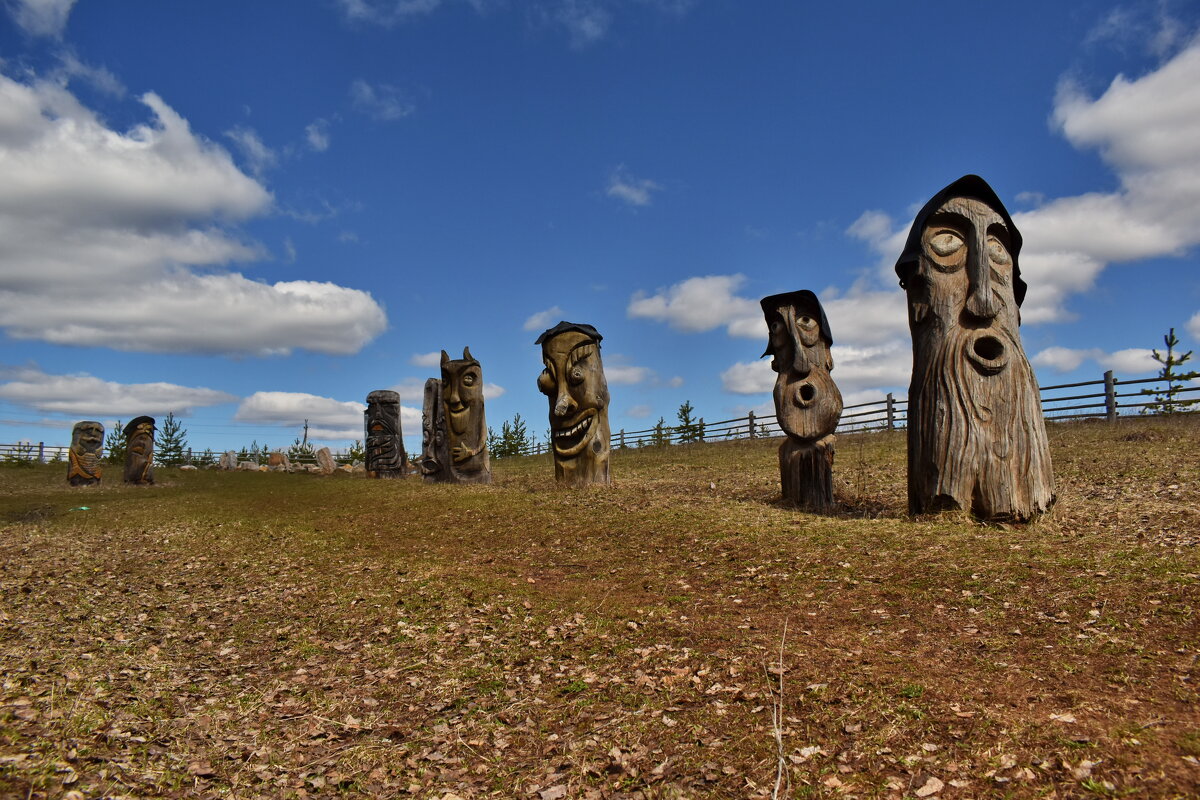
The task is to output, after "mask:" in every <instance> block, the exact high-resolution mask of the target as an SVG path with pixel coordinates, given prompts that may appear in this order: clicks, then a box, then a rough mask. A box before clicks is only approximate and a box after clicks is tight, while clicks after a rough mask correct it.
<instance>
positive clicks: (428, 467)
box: [417, 378, 452, 483]
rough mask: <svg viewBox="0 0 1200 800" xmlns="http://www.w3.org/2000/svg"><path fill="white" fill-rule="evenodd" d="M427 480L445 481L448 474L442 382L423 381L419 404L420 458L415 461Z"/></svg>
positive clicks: (435, 380) (435, 379)
mask: <svg viewBox="0 0 1200 800" xmlns="http://www.w3.org/2000/svg"><path fill="white" fill-rule="evenodd" d="M417 467H418V468H419V469H420V470H421V474H422V475H423V476H425V481H426V482H427V483H444V482H446V481H450V480H452V478H451V475H450V448H449V447H448V446H447V444H446V410H445V408H444V407H443V405H442V382H441V381H440V380H439V379H437V378H430V379H429V380H427V381H425V396H424V403H423V404H422V408H421V460H420V461H419V462H418V463H417Z"/></svg>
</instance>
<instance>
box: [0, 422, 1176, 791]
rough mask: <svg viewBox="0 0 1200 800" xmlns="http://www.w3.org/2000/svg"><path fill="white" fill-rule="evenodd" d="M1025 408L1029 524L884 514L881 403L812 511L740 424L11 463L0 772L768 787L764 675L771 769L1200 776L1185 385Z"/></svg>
mask: <svg viewBox="0 0 1200 800" xmlns="http://www.w3.org/2000/svg"><path fill="white" fill-rule="evenodd" d="M1051 438H1052V442H1053V445H1052V446H1053V454H1054V459H1055V471H1056V475H1057V479H1058V485H1059V505H1058V508H1057V509H1056V510H1055V512H1054V513H1053V514H1052V515H1051V517H1050V518H1048V519H1046V520H1044V521H1042V522H1041V523H1039V524H1037V525H1035V526H1032V527H1029V528H994V527H984V526H980V525H977V524H974V523H972V522H970V521H969V520H964V519H961V518H956V517H946V516H942V517H935V518H930V519H921V520H916V521H913V520H909V519H907V518H906V517H905V516H904V515H903V510H904V505H905V503H904V489H903V486H904V442H903V435H902V434H895V435H873V436H861V437H843V438H842V440H841V441H840V443H839V449H838V455H837V461H836V462H835V470H836V474H837V480H838V497H839V500H841V501H842V502H843V504H844V511H843V512H842V513H840V514H838V515H837V516H833V517H814V516H810V515H807V514H802V513H797V512H796V511H794V510H791V509H788V508H785V507H783V506H782V505H780V504H779V503H778V502H777V498H778V484H777V480H778V476H777V473H776V469H775V462H774V446H775V444H774V443H771V442H762V441H759V442H733V443H725V444H710V445H697V446H689V447H679V448H667V449H662V450H648V451H641V452H619V453H617V454H615V456H614V465H613V473H614V475H615V476H616V481H617V483H616V485H615V486H614V487H612V488H611V489H609V490H592V491H585V492H570V491H560V490H557V489H556V488H555V487H554V485H553V481H552V471H551V468H550V465H549V463H548V462H547V461H546V460H545V457H541V458H531V459H516V460H508V461H499V462H495V463H494V467H495V473H496V484H495V485H494V486H491V487H453V486H431V485H424V484H421V483H420V482H418V481H415V480H408V481H398V482H383V481H366V480H362V479H361V478H355V477H350V476H343V475H338V476H334V477H332V478H324V479H323V478H319V477H316V476H310V475H278V474H261V475H260V474H245V473H193V474H187V473H181V472H178V471H173V470H165V471H163V473H162V477H163V478H164V485H161V486H159V487H155V488H152V489H136V488H125V487H122V486H119V485H110V486H104V487H102V488H100V489H98V490H93V489H69V488H68V487H66V486H65V481H64V480H63V475H61V474H60V473H62V472H65V467H63V468H61V469H60V468H59V467H57V466H55V467H44V468H32V469H18V468H12V467H7V468H0V525H2V528H0V548H2V549H3V570H2V571H0V645H2V646H0V666H2V667H3V672H4V683H3V686H2V688H0V795H2V796H4V797H20V798H29V797H58V796H62V795H63V794H64V793H67V792H78V793H79V794H77V795H72V796H73V797H97V796H102V795H104V796H118V795H126V796H130V797H134V796H137V797H145V796H224V797H258V796H281V797H287V796H295V797H300V796H334V795H348V796H363V795H373V796H414V797H421V798H442V797H444V796H447V795H448V794H453V795H457V796H459V797H462V798H469V797H484V796H494V797H529V798H535V799H536V798H541V799H542V800H554V798H559V797H565V798H577V797H642V798H677V797H755V796H759V797H763V796H770V795H771V793H772V790H773V789H774V785H775V780H776V769H777V764H778V761H779V751H778V744H777V741H776V738H775V732H774V730H773V725H772V717H773V707H774V705H775V704H776V701H777V697H776V696H775V694H774V693H775V691H776V690H777V687H778V686H780V680H779V679H780V677H783V678H784V682H783V685H785V686H786V687H787V691H786V694H785V695H784V697H783V698H782V705H783V708H782V713H781V718H782V729H781V730H780V731H779V734H780V739H781V741H782V744H783V749H784V758H785V764H786V771H785V775H784V779H783V788H782V789H781V791H780V793H779V794H780V796H786V797H880V798H898V797H914V796H933V797H945V798H958V797H1119V796H1131V797H1188V796H1193V797H1194V796H1196V792H1197V789H1196V787H1197V783H1198V781H1200V761H1198V759H1200V712H1198V711H1197V709H1198V707H1200V706H1198V703H1197V700H1198V698H1197V691H1196V682H1197V679H1198V676H1197V667H1196V661H1197V653H1198V652H1200V621H1198V620H1197V616H1196V613H1197V607H1198V599H1200V590H1198V582H1197V578H1198V573H1200V552H1198V548H1197V546H1196V545H1197V542H1198V541H1200V480H1198V478H1200V418H1197V417H1195V416H1191V417H1185V418H1181V419H1178V420H1162V419H1137V420H1129V421H1125V422H1122V423H1121V424H1118V425H1115V426H1109V425H1106V424H1100V423H1087V424H1056V425H1052V426H1051ZM79 506H88V507H89V510H87V511H72V510H70V509H73V508H76V507H79ZM785 624H786V625H787V626H788V634H787V638H786V641H783V639H782V633H783V629H784V625H785ZM781 644H782V651H781ZM781 652H782V657H781Z"/></svg>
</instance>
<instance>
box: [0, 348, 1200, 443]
mask: <svg viewBox="0 0 1200 800" xmlns="http://www.w3.org/2000/svg"><path fill="white" fill-rule="evenodd" d="M1188 374H1189V375H1191V373H1188ZM1184 380H1186V378H1185V379H1182V380H1181V379H1180V378H1179V377H1176V378H1174V379H1171V380H1168V379H1166V378H1162V377H1158V378H1138V379H1134V380H1120V379H1118V378H1117V377H1115V376H1114V375H1113V373H1112V371H1111V370H1109V371H1108V372H1105V373H1104V376H1103V377H1102V378H1101V379H1099V380H1093V381H1080V382H1078V383H1060V384H1057V385H1054V386H1041V387H1038V391H1039V392H1040V394H1041V402H1042V413H1043V414H1044V415H1045V417H1046V419H1048V420H1072V419H1086V418H1103V419H1107V420H1108V421H1110V422H1114V421H1116V420H1117V419H1118V418H1119V417H1121V416H1130V415H1131V413H1136V414H1161V413H1175V412H1183V411H1189V410H1200V385H1197V384H1195V383H1191V382H1188V383H1185V382H1184ZM1127 387H1137V388H1129V389H1127ZM1061 392H1066V393H1065V394H1060V393H1061ZM907 412H908V401H907V400H898V399H896V398H895V397H893V396H892V394H891V393H890V392H889V393H888V394H887V395H886V396H885V397H883V398H880V399H879V400H871V401H869V402H866V403H855V404H854V405H849V406H845V407H844V408H843V409H842V417H841V420H840V421H839V422H838V427H837V432H838V433H858V432H869V431H892V430H898V429H900V428H904V427H905V426H906V424H907V420H908V415H907ZM782 435H783V432H782V431H781V430H780V429H779V423H778V420H776V418H775V415H774V414H770V415H765V414H764V415H761V416H760V415H757V414H755V413H754V412H753V411H751V412H750V413H748V414H747V415H746V416H744V417H735V418H733V419H723V420H719V421H717V422H705V421H704V418H703V417H701V418H699V419H698V420H696V421H695V422H694V423H692V424H691V425H687V426H685V425H666V424H665V423H664V424H663V425H656V426H654V427H653V428H646V429H645V430H638V431H626V430H624V429H622V430H619V431H617V432H616V433H614V434H612V438H611V446H612V447H613V448H614V449H620V448H629V447H651V446H659V445H668V444H689V443H691V442H714V441H728V440H731V439H757V438H760V437H761V438H770V437H775V436H782ZM67 450H68V447H67V446H66V445H47V444H45V443H44V442H19V443H17V444H0V462H4V461H7V462H39V461H40V462H42V463H47V462H54V461H63V462H65V461H66V460H67ZM549 451H550V448H549V445H547V444H546V443H545V442H534V443H532V444H530V445H528V446H527V447H525V448H524V449H523V450H522V452H521V455H540V454H543V453H548V452H549ZM238 452H240V451H238ZM269 452H278V451H269ZM269 452H268V451H260V452H259V453H258V454H257V456H258V457H257V459H255V458H254V454H250V455H251V458H250V460H257V461H258V463H260V464H265V463H266V460H267V456H268V455H269ZM283 452H287V451H286V450H284V451H283ZM220 457H221V453H220V452H215V451H211V450H205V451H192V450H188V451H187V452H186V453H185V454H184V457H183V460H182V463H187V464H196V465H205V464H209V463H215V462H216V461H218V460H219V459H220ZM289 457H290V460H291V461H292V463H299V464H315V463H316V462H317V459H316V455H315V454H297V455H290V456H289ZM492 457H493V458H496V457H497V456H496V455H495V454H493V456H492ZM333 458H334V460H335V461H336V462H337V463H339V464H345V463H350V462H351V461H352V460H353V457H352V456H351V454H349V453H343V452H337V453H333Z"/></svg>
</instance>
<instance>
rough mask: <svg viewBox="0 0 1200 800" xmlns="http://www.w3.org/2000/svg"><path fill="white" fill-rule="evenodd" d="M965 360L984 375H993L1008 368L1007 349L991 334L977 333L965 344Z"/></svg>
mask: <svg viewBox="0 0 1200 800" xmlns="http://www.w3.org/2000/svg"><path fill="white" fill-rule="evenodd" d="M966 351H967V358H968V359H970V361H971V363H972V364H974V365H975V368H976V369H977V370H979V371H980V372H982V373H983V374H984V375H995V374H996V373H998V372H1000V371H1002V370H1003V369H1004V368H1005V367H1006V366H1008V348H1006V347H1005V346H1004V342H1002V341H1001V340H1000V339H999V338H998V337H996V336H995V335H993V334H991V333H979V334H976V335H975V336H973V337H971V338H969V339H968V340H967V343H966Z"/></svg>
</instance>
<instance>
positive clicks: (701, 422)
mask: <svg viewBox="0 0 1200 800" xmlns="http://www.w3.org/2000/svg"><path fill="white" fill-rule="evenodd" d="M700 441H701V442H703V441H704V417H701V418H700Z"/></svg>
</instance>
